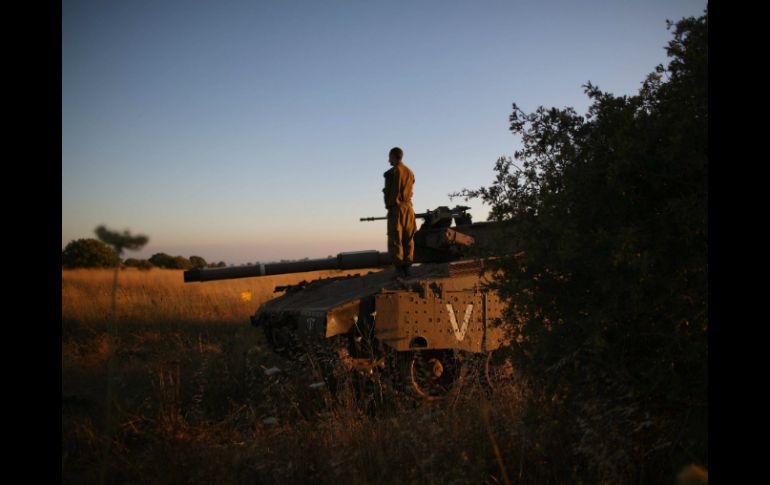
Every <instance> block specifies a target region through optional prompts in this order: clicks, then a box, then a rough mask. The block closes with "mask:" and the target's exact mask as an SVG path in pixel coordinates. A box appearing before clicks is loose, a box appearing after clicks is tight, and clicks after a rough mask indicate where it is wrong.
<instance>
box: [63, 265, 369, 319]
mask: <svg viewBox="0 0 770 485" xmlns="http://www.w3.org/2000/svg"><path fill="white" fill-rule="evenodd" d="M366 271H369V270H357V271H336V270H330V271H314V272H312V273H302V274H289V275H277V276H265V277H260V278H243V279H231V280H222V281H209V282H205V283H199V282H196V283H184V281H183V276H182V273H183V272H182V270H167V269H152V270H149V271H140V270H137V269H134V268H128V269H125V270H122V271H121V272H120V276H119V283H118V284H119V286H118V294H117V305H118V307H117V319H118V320H119V321H126V320H134V321H147V322H158V321H170V322H173V321H179V322H198V323H199V322H212V321H218V322H243V321H247V322H248V317H249V316H250V315H253V314H254V312H255V310H256V308H258V307H259V305H261V304H262V303H264V302H265V301H267V300H269V299H271V298H273V297H275V296H278V295H276V294H275V293H273V289H274V288H275V287H276V286H281V285H291V284H296V283H299V282H301V281H303V280H308V281H310V280H314V279H318V278H331V277H337V276H345V275H348V274H359V273H362V272H366ZM113 274H114V273H113V270H111V269H103V270H100V269H79V270H62V318H63V319H64V320H77V321H80V322H84V323H99V322H103V321H105V319H106V318H108V316H109V311H110V297H111V291H112V278H113Z"/></svg>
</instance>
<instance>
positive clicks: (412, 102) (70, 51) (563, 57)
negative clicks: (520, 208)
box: [62, 0, 706, 264]
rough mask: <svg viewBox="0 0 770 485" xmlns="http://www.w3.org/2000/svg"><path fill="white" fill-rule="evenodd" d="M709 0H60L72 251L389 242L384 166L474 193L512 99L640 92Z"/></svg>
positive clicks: (525, 102)
mask: <svg viewBox="0 0 770 485" xmlns="http://www.w3.org/2000/svg"><path fill="white" fill-rule="evenodd" d="M705 8H706V1H705V0H625V1H624V0H614V1H610V0H608V1H601V0H585V1H575V0H573V1H552V0H540V1H518V0H509V1H496V0H495V1H485V0H477V1H451V0H441V1H421V0H412V1H393V0H388V1H384V0H382V1H366V0H358V1H334V0H326V1H321V0H316V1H310V0H304V1H299V0H297V1H292V0H284V1H279V0H253V1H242V0H241V1H238V0H234V1H221V0H220V1H216V2H214V1H211V2H204V1H195V0H189V1H163V0H155V1H145V0H134V1H117V0H115V1H70V0H63V2H62V247H64V246H65V245H66V244H67V243H68V242H69V241H71V240H73V239H78V238H90V237H95V235H94V232H93V231H94V228H96V226H98V225H99V224H106V225H107V226H108V227H109V228H111V229H115V230H123V229H129V230H131V231H132V232H134V233H141V234H145V235H147V236H149V238H150V242H149V243H148V244H147V246H146V247H145V248H144V249H143V250H142V251H140V252H133V253H131V252H129V253H127V254H125V256H127V257H138V258H146V257H149V256H151V255H152V254H154V253H156V252H166V253H169V254H171V255H183V256H186V257H189V256H191V255H199V256H202V257H204V258H205V259H207V260H209V261H220V260H224V261H226V262H228V263H235V264H240V263H245V262H255V261H262V262H267V261H273V260H278V259H282V258H286V259H295V258H302V257H311V258H317V257H325V256H327V255H329V254H337V253H338V252H341V251H352V250H363V249H378V250H381V251H385V250H386V242H385V222H384V221H380V222H359V221H358V219H359V217H362V216H382V215H385V208H384V206H383V201H382V186H383V177H382V174H383V172H384V171H385V170H387V169H388V168H389V165H388V162H387V159H388V151H389V150H390V148H391V147H393V146H400V147H402V148H403V149H404V152H405V156H404V162H405V163H406V164H407V165H408V166H409V167H410V168H411V169H412V171H413V172H414V174H415V178H416V182H415V186H414V199H413V203H414V208H415V212H422V211H424V210H426V209H429V208H434V207H436V206H440V205H450V206H454V205H456V204H467V205H470V206H472V207H473V210H472V214H473V216H474V220H475V221H482V220H485V219H486V215H487V212H488V208H486V207H484V206H483V205H482V204H481V203H480V202H479V201H470V202H469V203H466V202H464V201H463V200H462V199H454V200H450V199H449V197H448V194H449V193H450V192H454V191H458V190H460V189H462V188H477V187H479V186H482V185H489V184H490V183H491V182H492V180H493V176H494V173H493V166H494V163H495V161H496V160H497V158H498V157H500V156H511V155H512V154H513V152H514V150H515V149H516V148H517V147H518V140H517V139H516V137H515V136H514V135H512V134H511V133H510V131H509V122H508V117H509V116H510V114H511V105H512V103H514V102H515V103H517V104H518V105H519V106H520V107H521V108H522V109H523V110H525V111H533V110H535V109H536V108H537V107H538V106H540V105H543V106H546V107H551V106H556V107H559V108H561V107H565V106H572V107H574V108H575V109H576V110H577V111H578V112H579V113H584V112H585V110H586V109H587V107H588V98H587V97H586V95H585V94H584V93H583V88H582V85H584V84H585V83H586V82H588V81H591V82H592V83H594V84H595V85H597V86H598V87H599V88H600V89H602V90H604V91H609V92H611V93H613V94H616V95H623V94H628V95H633V94H636V93H637V91H638V89H639V87H640V85H641V82H642V81H643V80H644V78H645V76H646V75H647V74H648V73H650V72H652V71H653V70H654V68H655V66H656V65H657V64H661V63H664V64H665V63H667V58H666V55H665V49H664V48H665V46H666V45H667V44H668V42H669V41H670V40H671V38H672V32H671V31H670V30H667V29H666V19H669V20H672V21H677V20H680V19H681V18H682V17H689V16H699V15H701V14H702V13H703V11H704V10H705Z"/></svg>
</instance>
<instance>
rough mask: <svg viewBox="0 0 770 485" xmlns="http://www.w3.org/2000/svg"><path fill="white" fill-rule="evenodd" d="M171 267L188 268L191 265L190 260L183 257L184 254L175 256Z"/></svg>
mask: <svg viewBox="0 0 770 485" xmlns="http://www.w3.org/2000/svg"><path fill="white" fill-rule="evenodd" d="M173 267H174V268H175V269H190V268H192V267H193V265H192V263H191V262H190V260H189V259H187V258H185V257H184V256H175V257H174V266H173Z"/></svg>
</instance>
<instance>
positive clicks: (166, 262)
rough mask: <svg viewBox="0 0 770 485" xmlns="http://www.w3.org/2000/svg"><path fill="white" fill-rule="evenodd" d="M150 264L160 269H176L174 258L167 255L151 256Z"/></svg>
mask: <svg viewBox="0 0 770 485" xmlns="http://www.w3.org/2000/svg"><path fill="white" fill-rule="evenodd" d="M150 263H152V264H154V265H155V266H157V267H158V268H176V263H175V261H174V257H173V256H170V255H168V254H166V253H155V254H153V255H152V256H150Z"/></svg>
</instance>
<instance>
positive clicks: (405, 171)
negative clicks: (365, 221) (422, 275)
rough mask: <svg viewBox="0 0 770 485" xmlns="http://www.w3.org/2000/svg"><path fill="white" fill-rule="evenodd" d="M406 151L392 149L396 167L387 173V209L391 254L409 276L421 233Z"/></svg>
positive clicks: (389, 156) (391, 153) (391, 160)
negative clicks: (417, 220)
mask: <svg viewBox="0 0 770 485" xmlns="http://www.w3.org/2000/svg"><path fill="white" fill-rule="evenodd" d="M403 159H404V151H403V150H402V149H400V148H398V147H395V148H393V149H392V150H390V153H389V155H388V162H389V163H390V164H391V165H392V166H393V168H391V169H390V170H388V171H387V172H385V173H384V174H383V175H384V177H385V188H384V189H382V192H383V193H384V194H385V208H386V209H388V252H389V253H390V255H391V257H392V258H393V266H394V267H395V268H396V271H397V272H398V273H399V274H401V275H403V276H409V267H410V266H411V265H412V261H413V260H414V233H415V231H416V230H417V229H416V226H415V222H414V209H412V187H413V186H414V174H413V173H412V171H411V170H409V167H407V166H406V165H404V162H403Z"/></svg>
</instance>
